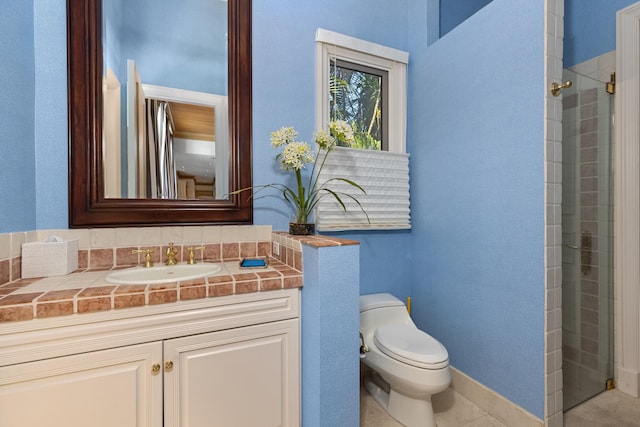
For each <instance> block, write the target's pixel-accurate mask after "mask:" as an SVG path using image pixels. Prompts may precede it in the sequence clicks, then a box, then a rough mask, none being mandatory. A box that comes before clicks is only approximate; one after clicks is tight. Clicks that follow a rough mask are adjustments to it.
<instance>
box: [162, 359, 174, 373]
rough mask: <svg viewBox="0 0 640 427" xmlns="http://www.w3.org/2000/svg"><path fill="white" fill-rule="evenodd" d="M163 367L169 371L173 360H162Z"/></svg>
mask: <svg viewBox="0 0 640 427" xmlns="http://www.w3.org/2000/svg"><path fill="white" fill-rule="evenodd" d="M164 369H165V370H166V371H170V370H171V369H173V362H172V361H171V360H168V361H166V362H164Z"/></svg>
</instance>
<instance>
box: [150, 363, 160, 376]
mask: <svg viewBox="0 0 640 427" xmlns="http://www.w3.org/2000/svg"><path fill="white" fill-rule="evenodd" d="M158 372H160V364H159V363H154V364H153V365H151V373H153V374H157V373H158Z"/></svg>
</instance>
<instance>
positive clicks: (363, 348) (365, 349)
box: [360, 332, 369, 359]
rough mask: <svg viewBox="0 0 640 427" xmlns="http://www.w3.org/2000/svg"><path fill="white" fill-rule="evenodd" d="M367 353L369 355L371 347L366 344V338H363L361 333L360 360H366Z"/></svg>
mask: <svg viewBox="0 0 640 427" xmlns="http://www.w3.org/2000/svg"><path fill="white" fill-rule="evenodd" d="M366 353H369V347H367V345H366V344H365V343H364V337H363V336H362V332H360V358H361V359H362V358H364V356H365V354H366Z"/></svg>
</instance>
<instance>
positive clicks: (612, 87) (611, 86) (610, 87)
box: [605, 71, 616, 95]
mask: <svg viewBox="0 0 640 427" xmlns="http://www.w3.org/2000/svg"><path fill="white" fill-rule="evenodd" d="M605 89H606V91H607V93H608V94H611V95H613V94H614V93H616V72H615V71H614V72H613V73H611V77H610V79H609V82H608V83H605Z"/></svg>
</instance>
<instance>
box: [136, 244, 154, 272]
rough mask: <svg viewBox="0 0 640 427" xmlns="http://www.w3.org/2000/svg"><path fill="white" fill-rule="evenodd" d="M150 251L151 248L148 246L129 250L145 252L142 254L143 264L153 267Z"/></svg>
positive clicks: (137, 252)
mask: <svg viewBox="0 0 640 427" xmlns="http://www.w3.org/2000/svg"><path fill="white" fill-rule="evenodd" d="M151 252H153V250H152V249H150V248H145V249H132V250H131V253H132V254H145V255H144V266H145V267H146V268H150V267H153V261H152V260H151Z"/></svg>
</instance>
